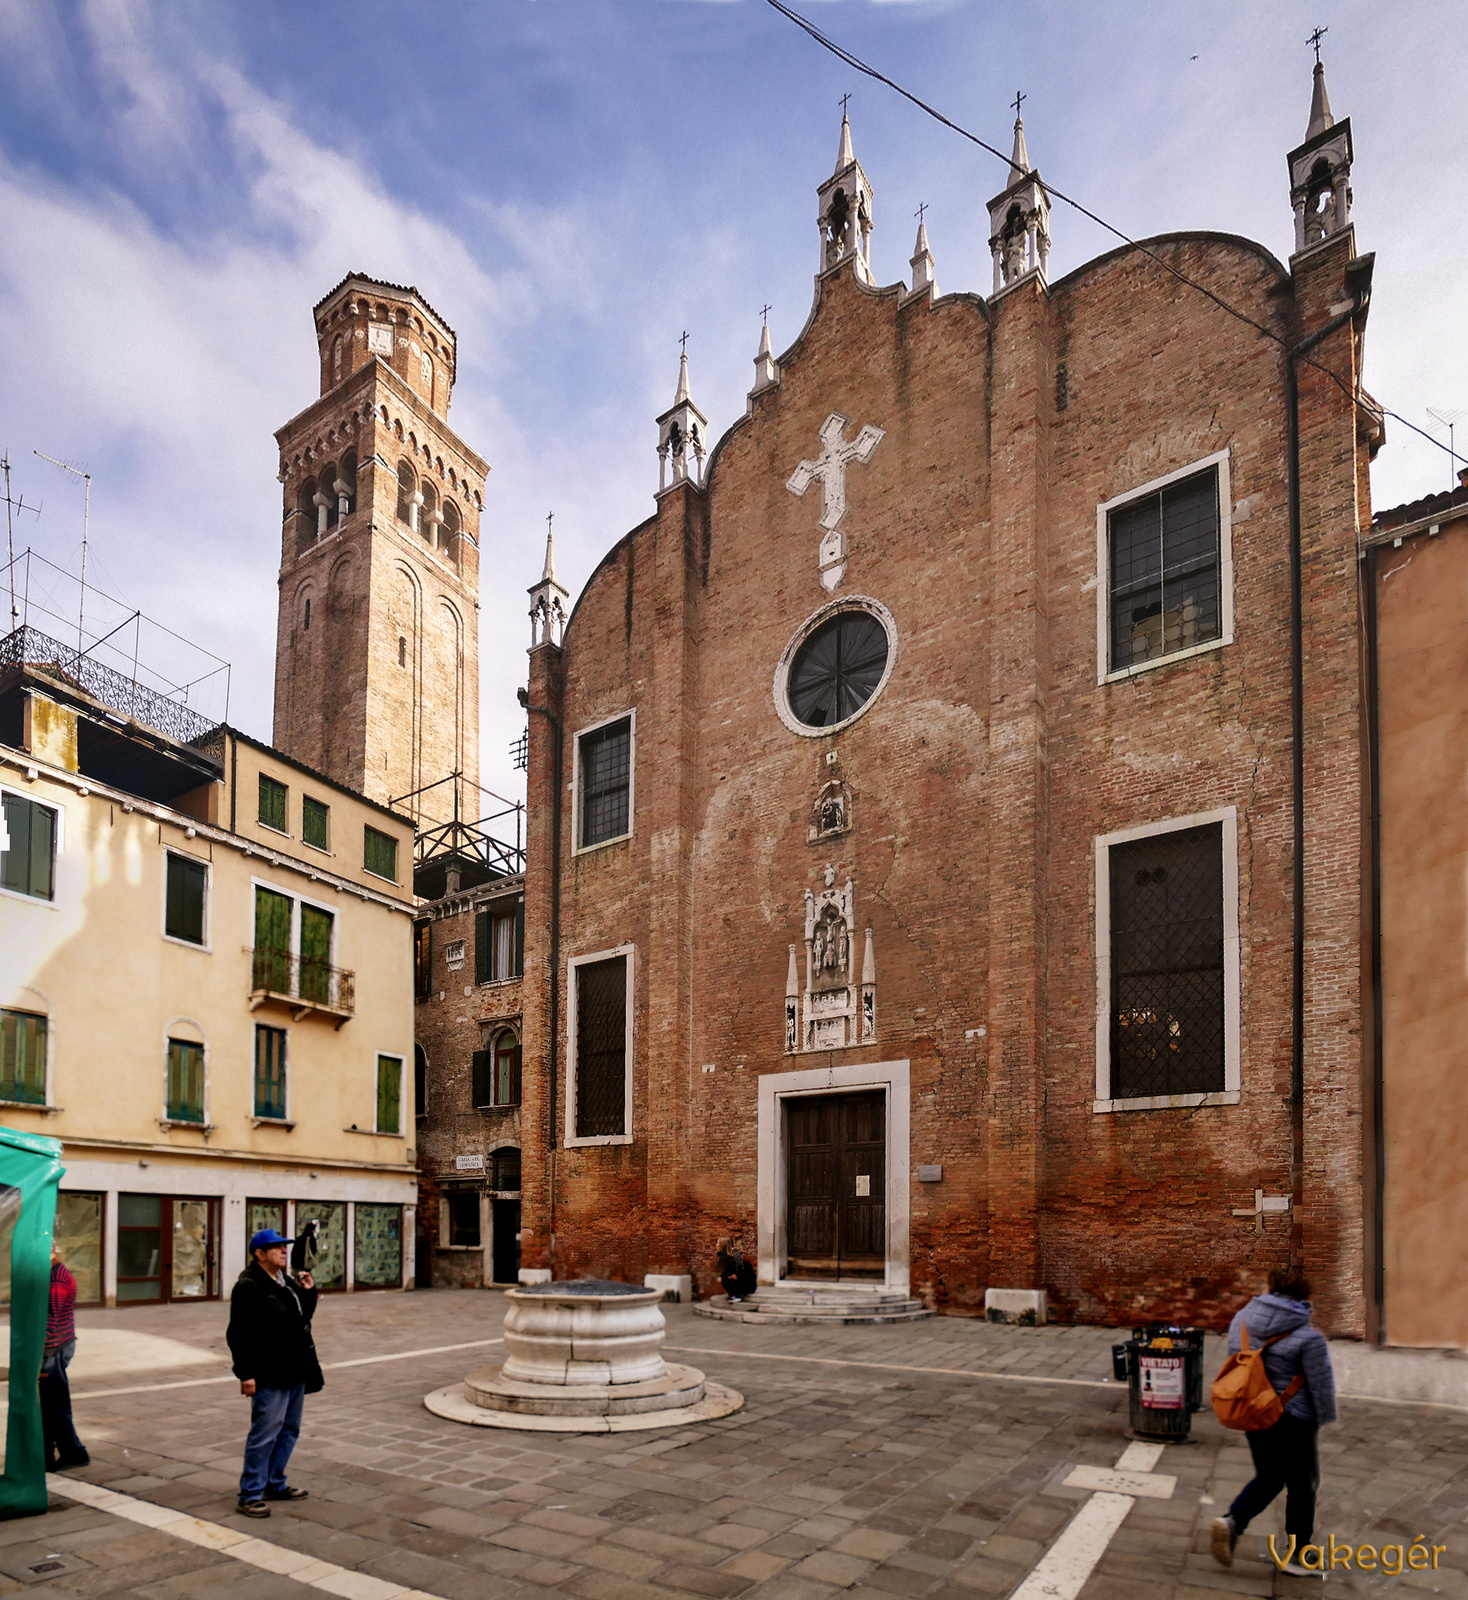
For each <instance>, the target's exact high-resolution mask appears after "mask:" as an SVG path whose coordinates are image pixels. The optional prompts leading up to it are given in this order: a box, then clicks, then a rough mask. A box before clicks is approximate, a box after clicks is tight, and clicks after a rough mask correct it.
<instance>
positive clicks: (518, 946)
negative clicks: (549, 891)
mask: <svg viewBox="0 0 1468 1600" xmlns="http://www.w3.org/2000/svg"><path fill="white" fill-rule="evenodd" d="M514 976H515V977H517V978H523V977H524V976H525V902H524V900H517V901H516V902H515V972H514Z"/></svg>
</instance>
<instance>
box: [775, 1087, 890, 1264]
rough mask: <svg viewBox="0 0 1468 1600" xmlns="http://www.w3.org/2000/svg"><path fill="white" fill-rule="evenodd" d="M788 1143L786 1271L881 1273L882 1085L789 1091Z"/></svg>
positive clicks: (884, 1171) (884, 1099)
mask: <svg viewBox="0 0 1468 1600" xmlns="http://www.w3.org/2000/svg"><path fill="white" fill-rule="evenodd" d="M785 1151H786V1181H785V1195H786V1218H785V1230H786V1233H785V1237H786V1254H787V1259H786V1263H785V1276H786V1277H791V1278H883V1277H885V1276H886V1271H887V1097H886V1095H885V1094H884V1093H883V1091H882V1090H880V1089H878V1090H876V1091H869V1092H865V1093H862V1094H835V1095H814V1096H810V1097H800V1098H794V1097H792V1098H790V1099H787V1100H786V1101H785Z"/></svg>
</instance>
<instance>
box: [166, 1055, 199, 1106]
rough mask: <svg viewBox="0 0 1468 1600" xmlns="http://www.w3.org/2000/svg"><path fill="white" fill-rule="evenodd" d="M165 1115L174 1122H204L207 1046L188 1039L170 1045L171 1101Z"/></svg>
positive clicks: (169, 1083) (169, 1095) (169, 1090)
mask: <svg viewBox="0 0 1468 1600" xmlns="http://www.w3.org/2000/svg"><path fill="white" fill-rule="evenodd" d="M164 1115H165V1116H166V1117H167V1119H168V1121H170V1122H199V1123H202V1122H203V1120H204V1046H203V1045H201V1044H194V1043H191V1042H190V1041H189V1040H187V1039H170V1040H169V1041H168V1099H167V1103H166V1106H165V1110H164Z"/></svg>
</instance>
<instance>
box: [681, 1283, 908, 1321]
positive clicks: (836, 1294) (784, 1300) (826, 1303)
mask: <svg viewBox="0 0 1468 1600" xmlns="http://www.w3.org/2000/svg"><path fill="white" fill-rule="evenodd" d="M693 1310H694V1312H695V1314H697V1315H698V1316H703V1317H717V1318H718V1319H719V1320H720V1321H723V1322H754V1323H766V1324H770V1323H784V1324H789V1323H822V1324H829V1325H834V1326H841V1325H852V1324H872V1323H884V1322H920V1321H922V1320H923V1319H924V1318H927V1317H931V1316H933V1315H935V1313H934V1312H932V1311H930V1310H929V1309H928V1308H927V1306H925V1305H924V1304H923V1302H922V1301H921V1300H914V1299H910V1298H909V1297H908V1296H907V1295H903V1294H898V1293H895V1292H892V1291H889V1290H882V1289H876V1288H871V1289H869V1288H865V1287H849V1286H847V1285H845V1284H831V1285H826V1284H819V1285H817V1284H809V1285H807V1284H779V1285H776V1286H774V1287H767V1288H762V1289H760V1290H759V1291H758V1293H756V1294H752V1295H750V1296H749V1298H748V1299H747V1300H742V1301H740V1302H739V1303H738V1304H737V1305H730V1304H729V1301H728V1299H727V1298H726V1297H725V1296H724V1295H716V1296H714V1298H712V1299H710V1300H703V1301H700V1302H699V1303H698V1304H696V1305H695V1306H694V1307H693Z"/></svg>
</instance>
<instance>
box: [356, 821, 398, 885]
mask: <svg viewBox="0 0 1468 1600" xmlns="http://www.w3.org/2000/svg"><path fill="white" fill-rule="evenodd" d="M362 865H363V867H364V868H365V869H366V870H367V871H368V872H370V873H372V874H373V875H374V876H375V877H378V878H386V879H387V880H388V881H389V882H390V883H396V882H397V881H398V841H397V840H396V839H394V838H393V837H392V835H391V834H387V833H382V832H380V831H379V830H378V829H376V828H372V827H367V828H364V829H363V834H362Z"/></svg>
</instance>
